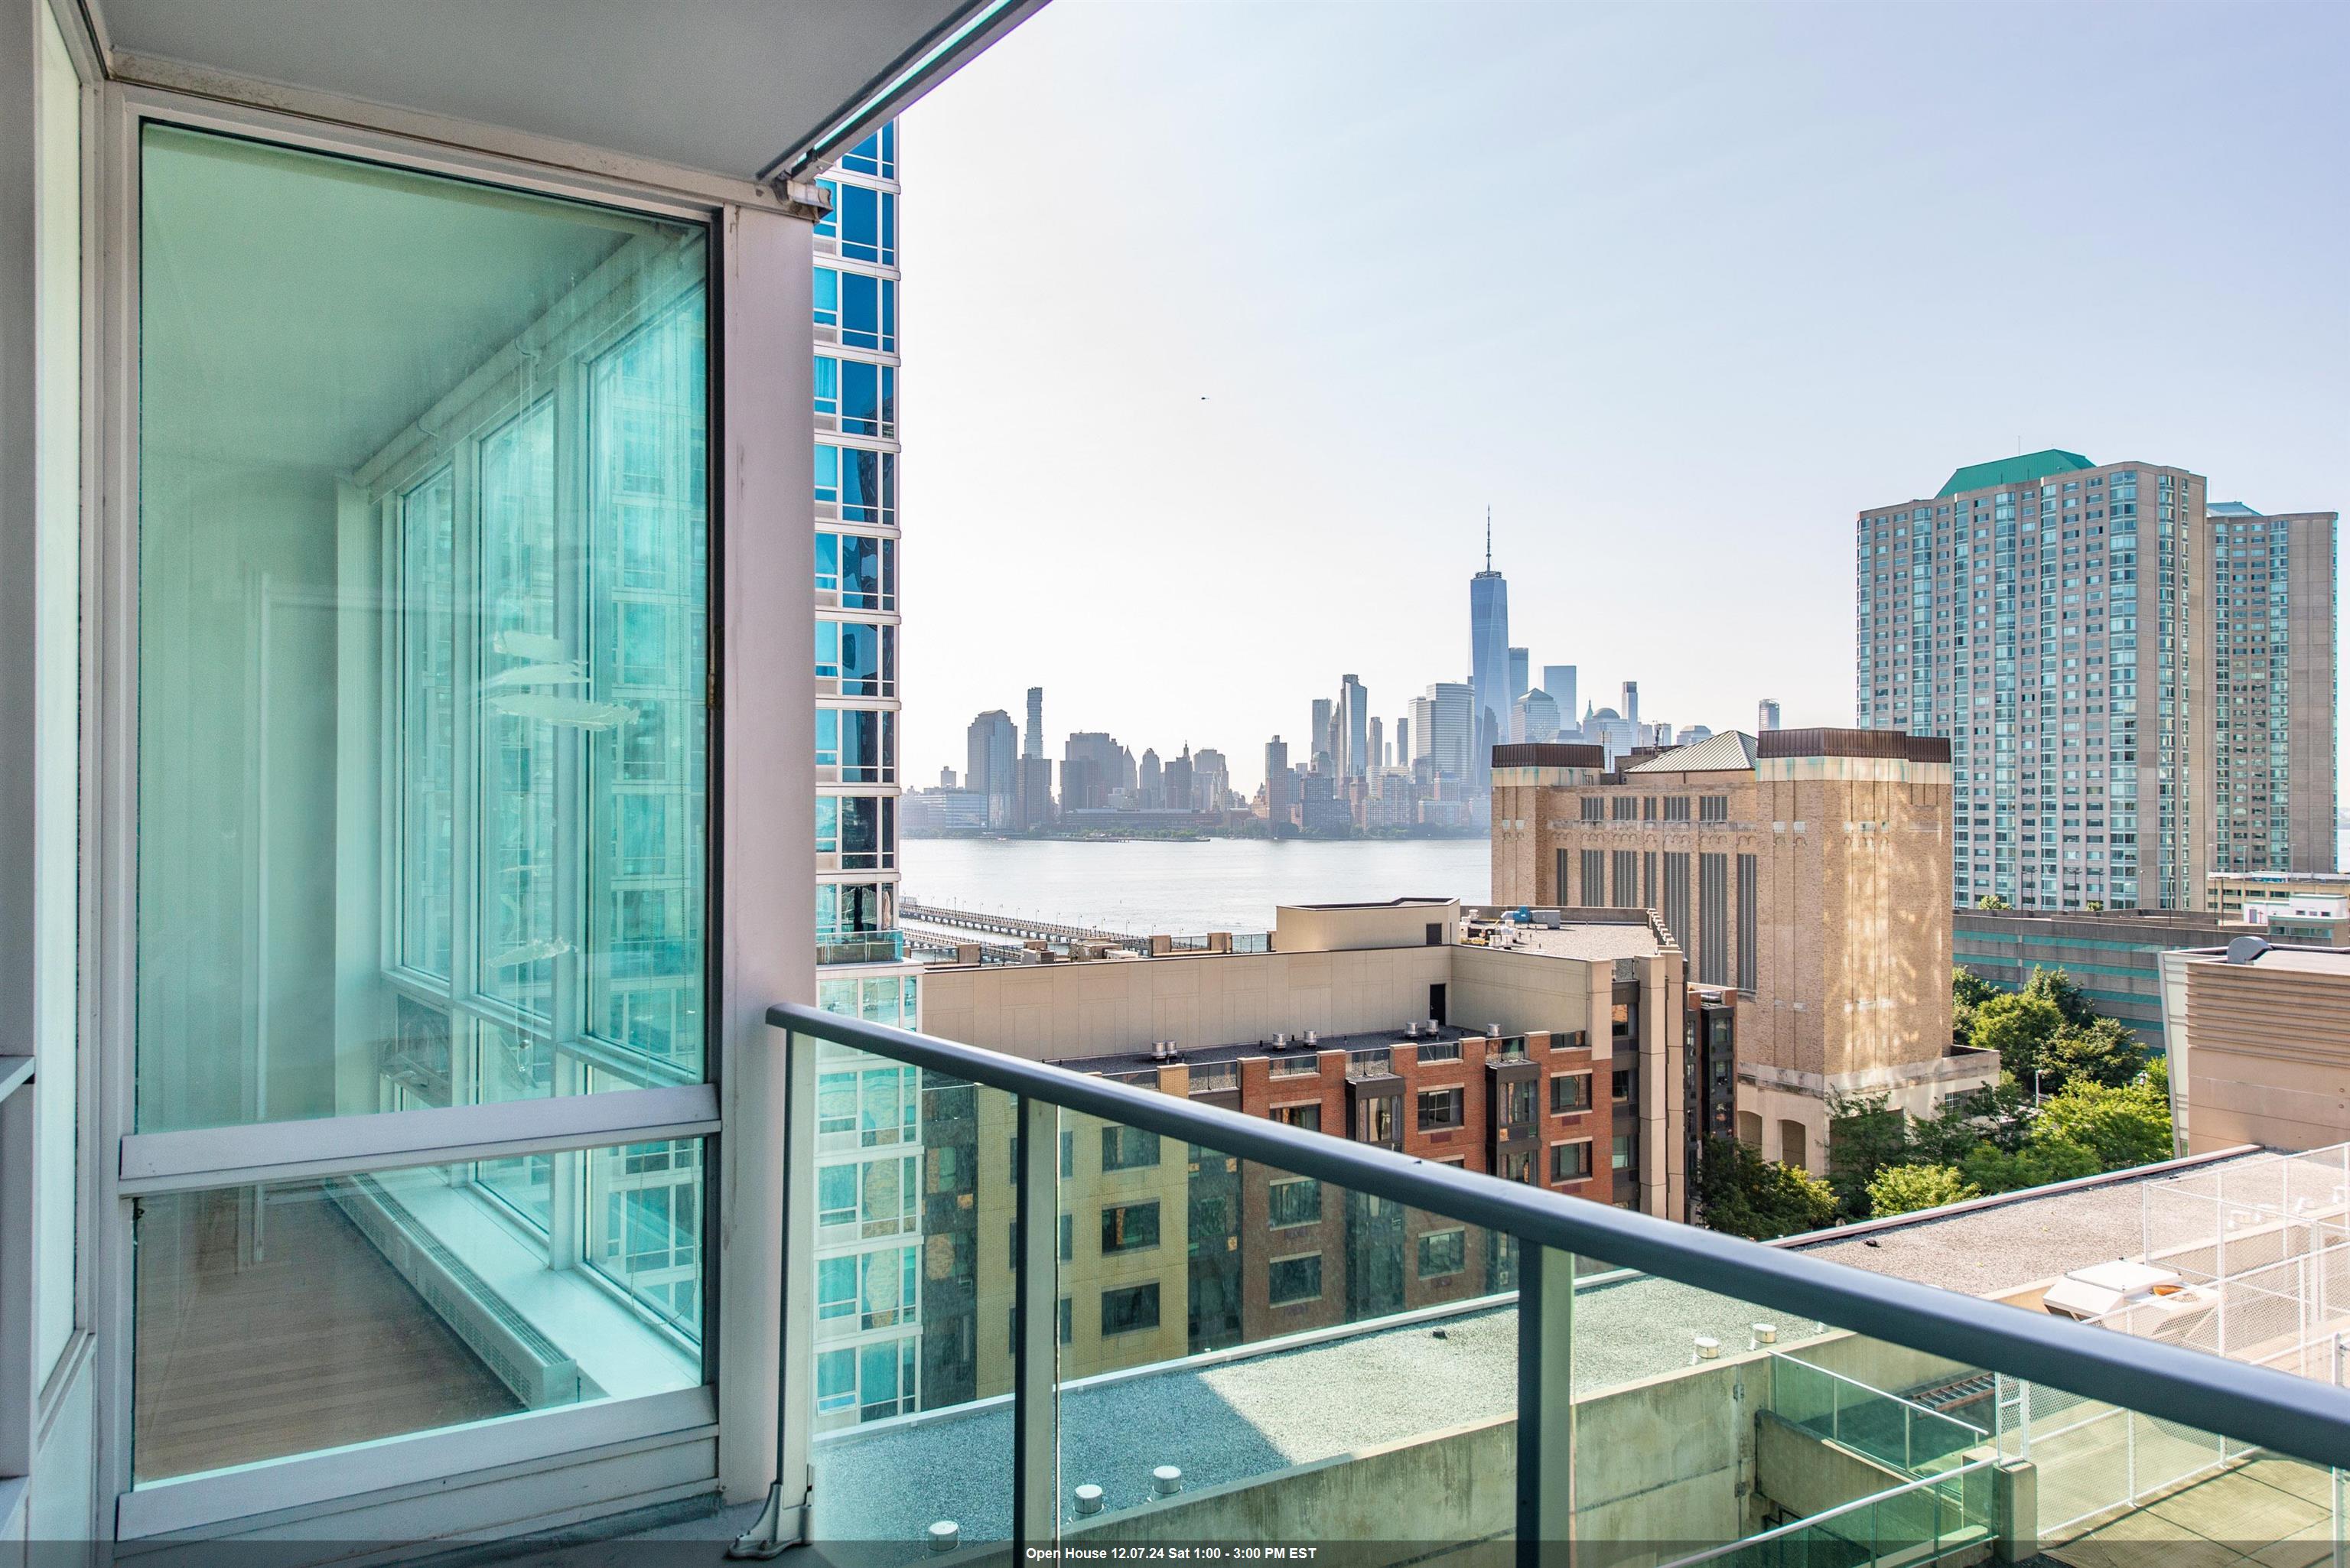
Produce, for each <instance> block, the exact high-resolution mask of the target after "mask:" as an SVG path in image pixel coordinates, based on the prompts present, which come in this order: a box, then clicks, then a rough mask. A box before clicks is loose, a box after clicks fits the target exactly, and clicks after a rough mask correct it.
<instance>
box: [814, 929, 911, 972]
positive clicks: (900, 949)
mask: <svg viewBox="0 0 2350 1568" xmlns="http://www.w3.org/2000/svg"><path fill="white" fill-rule="evenodd" d="M905 961H906V934H905V933H904V932H903V931H858V932H851V933H845V934H843V935H840V936H835V937H819V938H817V939H816V963H817V964H818V965H819V966H822V965H827V964H840V963H903V962H905Z"/></svg>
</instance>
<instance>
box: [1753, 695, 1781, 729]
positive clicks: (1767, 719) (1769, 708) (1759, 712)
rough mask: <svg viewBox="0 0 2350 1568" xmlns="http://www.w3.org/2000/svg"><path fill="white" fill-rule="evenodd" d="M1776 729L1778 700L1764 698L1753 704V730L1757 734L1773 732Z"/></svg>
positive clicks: (1777, 725)
mask: <svg viewBox="0 0 2350 1568" xmlns="http://www.w3.org/2000/svg"><path fill="white" fill-rule="evenodd" d="M1778 727H1779V700H1778V699H1777V698H1776V697H1765V698H1763V701H1760V702H1757V703H1756V704H1754V729H1755V732H1757V733H1758V734H1759V733H1760V732H1763V731H1764V730H1775V729H1777V728H1778Z"/></svg>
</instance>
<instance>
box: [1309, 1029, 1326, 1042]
mask: <svg viewBox="0 0 2350 1568" xmlns="http://www.w3.org/2000/svg"><path fill="white" fill-rule="evenodd" d="M1305 1043H1306V1044H1308V1045H1319V1044H1322V1032H1321V1031H1320V1030H1318V1029H1309V1030H1307V1031H1306V1032H1305Z"/></svg>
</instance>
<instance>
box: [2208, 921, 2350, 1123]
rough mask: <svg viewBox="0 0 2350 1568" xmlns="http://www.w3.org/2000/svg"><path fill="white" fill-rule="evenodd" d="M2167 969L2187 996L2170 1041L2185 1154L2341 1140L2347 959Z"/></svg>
mask: <svg viewBox="0 0 2350 1568" xmlns="http://www.w3.org/2000/svg"><path fill="white" fill-rule="evenodd" d="M2295 960H2298V962H2295ZM2173 962H2176V963H2178V965H2179V967H2180V968H2181V970H2182V971H2183V974H2184V979H2185V993H2186V994H2185V1009H2184V1018H2183V1022H2184V1025H2185V1027H2184V1030H2183V1033H2182V1032H2181V1031H2178V1030H2176V1029H2174V1031H2173V1033H2172V1037H2171V1040H2170V1049H2171V1062H2172V1070H2173V1073H2174V1076H2173V1078H2172V1097H2173V1099H2174V1101H2175V1102H2177V1104H2178V1118H2179V1120H2180V1122H2181V1123H2182V1124H2183V1126H2184V1127H2185V1129H2186V1133H2187V1147H2186V1149H2185V1151H2184V1152H2186V1153H2188V1154H2202V1153H2205V1152H2208V1151H2210V1150H2212V1149H2220V1148H2232V1147H2236V1146H2237V1145H2239V1144H2247V1143H2252V1144H2260V1145H2262V1146H2264V1147H2269V1148H2276V1149H2306V1148H2322V1147H2325V1146H2326V1145H2329V1144H2336V1143H2341V1142H2344V1141H2345V1140H2350V951H2343V952H2333V953H2305V954H2304V953H2299V952H2282V951H2280V952H2274V953H2272V954H2270V955H2269V956H2268V957H2266V958H2264V959H2262V961H2259V962H2258V963H2251V964H2231V963H2228V962H2226V961H2224V960H2222V959H2220V957H2218V956H2216V955H2215V956H2211V957H2201V956H2195V957H2184V958H2181V959H2178V960H2174V961H2173ZM2182 1088H2183V1092H2182Z"/></svg>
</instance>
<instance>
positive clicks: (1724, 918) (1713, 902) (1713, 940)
mask: <svg viewBox="0 0 2350 1568" xmlns="http://www.w3.org/2000/svg"><path fill="white" fill-rule="evenodd" d="M1729 881H1730V857H1729V856H1727V855H1700V856H1699V857H1697V898H1698V937H1697V978H1698V983H1699V984H1700V985H1726V984H1728V983H1729V981H1730V889H1729V886H1728V884H1729Z"/></svg>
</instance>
